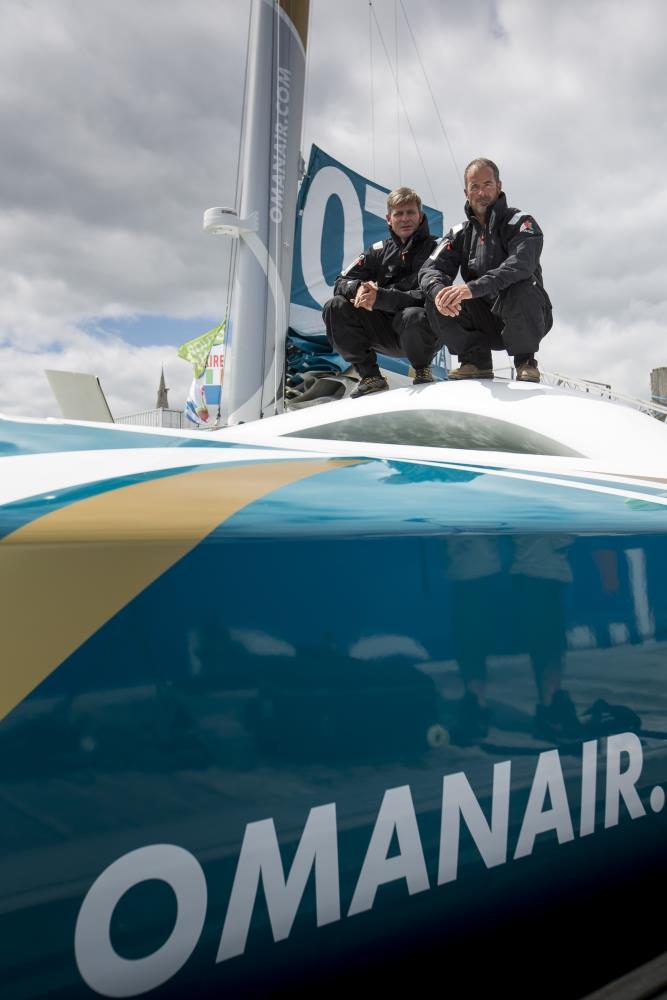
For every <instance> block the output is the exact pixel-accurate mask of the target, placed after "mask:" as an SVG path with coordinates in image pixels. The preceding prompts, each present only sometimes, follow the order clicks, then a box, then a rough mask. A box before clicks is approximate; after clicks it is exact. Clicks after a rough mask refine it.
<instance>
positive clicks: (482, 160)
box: [463, 156, 500, 188]
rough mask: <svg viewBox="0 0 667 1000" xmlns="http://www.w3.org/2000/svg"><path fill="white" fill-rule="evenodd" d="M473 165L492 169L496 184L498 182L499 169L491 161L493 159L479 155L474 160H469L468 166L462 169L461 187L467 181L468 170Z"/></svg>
mask: <svg viewBox="0 0 667 1000" xmlns="http://www.w3.org/2000/svg"><path fill="white" fill-rule="evenodd" d="M473 167H489V168H490V169H491V170H493V176H494V179H495V182H496V184H499V183H500V171H499V170H498V167H497V166H496V165H495V163H494V162H493V160H487V159H486V157H485V156H479V157H477V159H476V160H471V161H470V163H469V164H468V166H467V167H466V168H465V170H464V171H463V187H464V188H465V186H466V184H467V183H468V171H469V170H472V168H473Z"/></svg>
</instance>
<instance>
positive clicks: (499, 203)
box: [465, 191, 507, 229]
mask: <svg viewBox="0 0 667 1000" xmlns="http://www.w3.org/2000/svg"><path fill="white" fill-rule="evenodd" d="M465 213H466V216H467V217H468V218H469V219H470V221H471V222H477V219H476V218H475V215H474V213H473V210H472V209H471V207H470V202H469V201H467V202H466V204H465ZM506 214H507V198H506V197H505V192H504V191H501V192H500V194H499V195H498V197H497V198H496V200H495V201H494V203H493V205H489V207H488V209H487V212H486V228H487V229H497V228H498V223H499V222H500V220H501V219H502V218H503V217H504V216H505V215H506Z"/></svg>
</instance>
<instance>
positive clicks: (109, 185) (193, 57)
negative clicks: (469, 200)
mask: <svg viewBox="0 0 667 1000" xmlns="http://www.w3.org/2000/svg"><path fill="white" fill-rule="evenodd" d="M249 6H250V0H2V3H1V4H0V66H1V67H2V68H1V69H0V135H1V136H2V143H1V146H0V149H1V151H2V155H1V158H0V242H1V245H2V253H1V254H0V373H1V374H0V410H2V411H4V412H6V413H10V414H23V415H33V416H35V415H37V416H39V415H57V413H58V410H57V406H56V404H55V401H53V400H52V397H51V393H50V390H49V388H48V385H47V383H46V380H45V378H44V376H43V374H42V372H43V369H44V368H62V369H66V370H70V371H89V372H94V373H96V374H97V375H99V376H100V378H101V380H102V384H103V386H104V388H105V391H106V393H107V396H108V398H109V401H110V404H111V408H112V411H113V412H114V413H115V414H116V415H122V414H126V413H132V412H135V411H137V410H142V409H147V408H150V407H151V406H153V405H154V402H155V391H156V388H157V382H158V379H159V375H160V366H161V365H162V364H163V363H164V367H165V373H166V377H167V384H168V385H169V386H170V387H171V397H170V401H171V404H172V405H182V403H183V401H184V398H185V395H186V393H187V389H188V386H189V382H190V379H191V372H190V369H189V367H188V366H187V364H186V363H185V362H184V361H181V360H180V359H178V358H177V357H176V346H177V345H178V344H180V343H181V342H182V341H184V340H187V339H189V338H190V337H193V336H195V335H196V334H197V333H200V332H203V331H205V330H206V329H208V328H209V327H211V326H213V325H214V324H215V323H217V322H219V320H220V319H221V318H222V316H223V315H224V311H225V301H226V287H225V280H226V272H227V266H228V258H227V253H228V244H227V241H225V240H212V239H211V238H210V237H207V236H206V235H205V234H204V233H203V232H202V228H201V220H202V213H203V210H204V209H205V208H207V207H209V206H210V205H220V204H223V205H224V204H231V203H233V200H234V183H235V171H236V158H237V153H238V139H239V122H240V117H241V100H242V97H241V95H242V89H243V75H244V59H245V48H246V37H247V26H248V13H249ZM403 9H405V11H407V16H408V18H409V22H406V19H405V16H404V13H403ZM373 13H374V15H375V18H377V25H376V24H375V21H374V20H373V21H372V30H370V29H369V7H368V5H367V4H365V3H362V2H361V0H337V2H336V3H335V4H334V3H331V2H329V0H311V25H310V42H309V57H308V94H307V101H306V108H305V126H304V142H303V148H304V154H305V155H307V151H308V149H309V147H310V143H311V142H315V143H317V144H318V145H319V146H321V147H322V148H323V149H324V150H326V151H327V152H328V153H330V154H331V155H332V156H334V157H335V158H336V159H339V160H342V161H343V162H345V163H347V164H348V165H349V166H350V167H352V168H354V169H355V170H357V171H359V172H360V173H362V174H366V176H373V178H374V179H375V180H376V181H377V182H378V183H380V184H383V185H385V186H387V187H394V186H395V185H397V184H398V183H407V184H409V185H411V186H414V187H416V188H417V189H418V190H420V191H421V193H422V195H423V197H424V198H425V200H427V201H428V202H429V203H431V204H435V205H436V207H438V208H440V209H441V210H442V211H443V212H444V215H445V221H446V225H451V224H455V223H456V222H458V221H460V219H461V217H462V205H463V194H462V190H461V186H462V185H461V180H460V176H459V174H458V172H457V168H456V167H455V163H456V164H457V165H458V169H459V170H460V168H462V167H463V166H464V165H465V163H467V162H468V161H469V160H470V159H472V158H473V157H475V156H480V155H481V156H489V157H491V158H492V159H494V160H495V161H496V162H497V163H498V164H499V165H500V167H501V176H502V179H503V182H504V188H505V190H506V192H507V195H508V198H509V200H510V203H511V204H514V205H516V206H518V207H519V208H521V209H523V210H525V211H530V212H531V213H532V214H533V215H534V216H535V217H536V218H537V219H538V221H539V223H540V224H541V226H542V228H543V229H544V231H545V237H546V240H545V250H544V255H543V268H544V274H545V284H546V286H547V289H548V291H549V293H550V295H551V298H552V300H553V302H554V307H555V325H554V328H553V330H552V331H551V333H550V334H549V336H548V338H547V339H546V340H545V342H544V345H543V348H542V350H541V352H540V362H541V366H542V367H543V368H545V369H546V370H549V371H557V372H562V373H565V374H568V375H574V376H579V377H583V378H589V379H594V380H597V381H603V382H608V383H611V384H612V385H613V387H614V389H615V390H616V391H618V392H623V393H628V394H632V395H638V396H641V397H644V398H646V397H647V396H648V395H649V392H650V388H649V373H650V370H651V369H652V368H656V367H660V366H663V365H667V263H666V262H665V260H664V259H663V256H662V252H661V250H660V247H661V245H662V237H661V235H660V234H661V232H663V231H664V230H665V228H666V223H667V185H666V183H665V166H664V161H665V156H664V155H663V154H664V152H665V150H666V149H667V133H666V132H665V121H667V70H666V69H665V62H664V39H665V37H667V4H666V3H663V0H634V2H633V3H632V4H629V3H627V0H559V2H558V3H553V2H549V0H403V4H402V5H401V3H400V2H395V0H374V3H373V10H372V11H371V12H370V14H371V16H372V14H373ZM408 23H409V26H408ZM378 25H379V29H378ZM380 32H381V35H382V39H384V46H386V49H387V52H388V54H389V56H390V57H391V58H392V60H393V59H394V58H395V54H396V52H397V51H398V65H399V83H400V89H401V93H402V96H403V102H404V104H405V111H404V110H403V108H402V107H399V108H398V109H397V101H396V93H395V87H394V83H393V78H392V76H391V73H390V70H389V66H388V63H387V57H386V55H385V51H384V47H383V42H382V39H381V37H380ZM413 36H414V39H415V41H416V43H417V46H418V52H419V56H418V55H417V51H416V49H415V46H414V44H413V40H412V39H413ZM371 42H372V52H373V60H372V63H373V91H374V93H375V104H374V114H373V115H371V102H370V94H371V74H370V64H371V60H370V56H369V53H370V51H371V49H370V45H371ZM422 67H423V69H422ZM424 71H425V73H426V76H427V78H428V80H429V82H430V86H431V88H432V91H433V94H434V96H435V101H436V104H437V110H436V107H435V106H434V103H433V101H432V99H431V95H430V93H429V87H428V86H427V84H426V83H425V80H424ZM406 111H407V116H409V123H408V120H407V118H406V113H405V112H406ZM373 121H374V124H375V129H374V130H373V128H372V122H373ZM441 121H442V123H443V124H444V127H445V129H446V132H447V136H448V139H449V146H448V145H447V143H446V141H445V138H444V136H443V131H442V127H441V124H440V122H441ZM410 129H412V131H413V132H414V135H415V136H416V140H417V143H418V146H419V152H417V150H416V149H415V145H414V143H413V140H412V136H411V133H410ZM450 146H451V149H450V148H449V147H450ZM373 158H375V171H374V172H373ZM421 161H423V163H424V164H425V167H426V172H425V171H424V169H423V167H422V162H421ZM499 357H500V356H499V355H497V356H496V358H497V359H499Z"/></svg>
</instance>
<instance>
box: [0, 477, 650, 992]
mask: <svg viewBox="0 0 667 1000" xmlns="http://www.w3.org/2000/svg"><path fill="white" fill-rule="evenodd" d="M410 469H412V472H410ZM420 470H421V471H420ZM318 475H319V477H320V481H322V482H323V481H325V480H326V478H327V477H329V480H328V481H329V482H330V484H335V486H336V489H334V488H333V485H332V486H331V488H330V489H328V490H325V491H322V490H320V491H319V492H317V491H316V490H315V479H316V478H317V477H315V478H313V479H303V480H301V481H299V482H296V483H293V484H292V485H286V486H283V487H282V488H281V489H279V490H278V491H277V492H275V493H273V494H270V495H267V496H266V497H265V498H264V499H258V500H257V501H256V502H254V503H251V504H250V505H249V506H245V507H243V508H242V509H239V510H238V511H237V512H236V513H232V514H231V515H230V516H229V518H228V519H227V520H225V521H224V522H223V523H221V524H220V526H219V527H216V528H214V529H213V530H212V531H209V532H208V534H206V536H205V537H204V538H203V539H202V540H201V541H200V542H198V543H197V544H194V545H193V546H191V547H190V549H189V550H188V551H187V552H186V553H185V554H184V555H181V556H180V557H179V558H178V559H177V560H175V561H171V562H169V565H168V568H167V569H166V570H164V571H160V572H159V573H158V574H157V576H156V577H155V579H154V580H153V582H151V583H150V584H149V585H147V586H145V587H144V588H143V589H141V590H140V592H139V593H138V594H137V595H136V596H134V597H133V598H132V599H130V600H128V602H127V603H126V604H124V606H122V607H121V608H120V610H118V611H116V612H115V613H113V614H111V615H110V616H109V617H108V618H107V620H106V621H105V623H104V624H102V625H101V626H100V627H99V628H97V629H96V630H94V631H93V633H92V634H91V635H90V636H89V637H87V638H85V639H84V640H83V641H82V642H81V644H80V645H78V646H77V648H75V649H74V651H73V652H71V653H70V654H69V655H68V656H67V657H66V659H65V660H64V662H62V663H61V664H60V665H59V666H57V668H56V669H54V670H52V671H51V672H49V673H48V675H46V676H45V677H44V679H43V680H42V681H41V683H39V684H38V685H37V686H36V687H35V688H34V690H32V691H31V693H29V694H28V695H27V696H26V697H24V698H22V699H21V700H19V701H18V702H17V704H16V705H15V706H14V707H13V708H12V710H11V711H10V712H9V713H8V714H7V716H6V717H5V719H4V721H3V722H2V723H1V724H0V810H1V813H0V817H1V822H0V838H1V839H2V846H3V850H2V860H1V861H0V865H1V867H2V877H1V878H0V885H1V886H2V892H1V897H0V914H1V915H0V934H1V936H2V940H3V941H4V942H5V945H6V947H5V948H3V951H2V958H1V959H0V963H1V964H0V974H1V976H2V982H3V996H5V997H8V998H9V997H11V998H18V997H26V998H27V997H41V996H52V997H59V998H64V997H67V998H76V997H90V996H93V995H96V994H97V995H102V996H137V995H142V994H144V993H148V992H149V991H151V990H153V991H154V992H151V993H150V995H151V996H156V997H161V996H179V995H184V994H185V992H186V990H187V991H192V992H195V993H196V995H197V996H206V995H209V993H210V995H212V996H213V995H215V996H235V997H236V996H246V995H247V996H250V995H260V996H261V995H267V993H274V992H276V993H277V992H279V991H280V990H281V989H282V990H285V991H287V992H290V993H291V994H292V995H298V994H299V992H300V991H303V993H304V995H306V994H307V993H308V994H311V995H312V992H313V991H314V990H320V989H321V988H324V987H323V983H326V985H327V988H328V987H329V986H332V987H334V986H336V987H338V988H344V987H347V986H351V985H359V984H364V987H365V988H366V987H368V988H371V987H372V986H373V985H374V984H375V986H377V985H380V986H381V987H382V988H384V989H391V988H392V987H391V984H392V981H395V977H396V976H397V975H398V974H400V973H401V972H406V970H407V969H409V970H410V975H411V976H415V975H418V976H419V977H420V978H421V977H422V976H423V977H425V976H427V975H430V976H432V975H434V974H436V975H437V976H438V981H439V982H441V983H442V985H443V989H445V988H446V987H449V988H450V989H451V988H453V987H455V988H457V989H461V988H462V987H463V986H464V985H465V984H468V989H469V991H470V993H471V994H472V995H475V994H477V993H480V994H481V993H483V992H484V991H486V990H489V989H491V988H492V987H493V986H494V985H495V986H496V987H497V986H502V987H505V988H506V989H508V990H509V991H510V992H511V994H512V995H513V996H517V997H524V996H525V997H529V996H530V997H532V996H541V997H548V996H553V997H559V998H563V997H577V996H582V995H584V994H585V993H586V992H587V991H588V990H591V989H593V988H594V987H596V986H599V985H601V984H602V983H603V982H605V981H607V980H608V979H611V978H613V977H614V976H615V975H617V974H620V973H621V972H623V971H624V970H626V969H629V968H631V967H632V966H634V965H636V964H638V963H639V962H641V961H644V960H646V959H647V958H650V957H651V955H652V954H655V953H656V952H657V951H659V950H662V949H663V948H664V944H663V943H662V941H661V933H660V927H658V926H656V922H655V921H654V920H653V919H652V918H649V916H648V913H646V912H645V911H644V905H645V903H644V901H645V899H646V893H647V888H648V887H650V890H651V891H652V892H653V893H655V894H659V893H660V892H661V891H662V889H663V887H664V884H665V883H664V879H665V870H664V869H665V862H664V857H665V852H664V847H663V844H664V836H665V829H664V812H663V805H664V794H663V793H662V787H663V786H664V784H665V782H666V781H667V755H666V753H665V746H666V744H665V740H666V738H667V693H666V687H665V683H664V670H665V649H666V648H667V645H666V644H667V588H665V586H664V582H663V577H664V566H665V564H666V562H667V533H666V532H665V528H666V527H667V520H666V515H664V513H663V510H662V509H660V510H653V509H650V505H649V507H648V508H645V509H637V510H632V509H631V510H628V508H627V505H625V506H623V505H622V501H620V500H619V502H618V505H617V507H614V506H613V504H614V503H615V502H616V501H615V500H613V499H612V500H607V499H606V498H602V500H599V498H594V506H593V501H591V506H590V507H587V503H588V499H587V498H586V497H585V496H584V497H583V498H580V497H579V496H578V495H577V501H576V503H573V504H572V506H571V508H566V507H565V506H564V501H563V498H562V496H561V494H560V493H559V492H558V490H559V488H558V487H554V488H553V490H552V492H551V493H550V492H549V490H548V489H545V490H543V494H542V501H543V502H542V504H541V507H540V508H539V511H537V508H536V507H535V502H534V495H533V494H530V495H529V499H528V500H526V499H525V497H526V494H522V493H521V492H520V490H519V489H518V487H517V488H516V489H515V491H514V492H513V493H512V494H511V495H510V493H509V492H508V491H507V489H504V488H500V487H498V484H497V482H494V481H493V479H492V477H485V475H484V471H483V470H481V471H480V473H479V474H477V475H475V476H471V475H468V474H459V476H458V478H457V477H456V476H454V475H452V474H445V473H443V472H442V470H435V472H433V473H432V475H431V477H430V478H428V477H426V476H425V475H424V471H423V467H410V466H406V468H405V469H404V470H403V473H401V470H400V469H399V470H398V471H397V469H395V468H394V469H392V468H389V469H388V468H387V463H368V464H365V465H362V464H354V465H352V466H348V467H345V468H336V469H333V470H332V471H328V472H324V473H321V474H318ZM397 476H398V481H397V479H396V477H397ZM383 477H384V480H385V482H384V485H385V486H386V485H387V484H386V479H387V478H391V477H394V479H393V483H392V487H393V488H392V489H391V490H390V489H386V488H384V487H383V485H382V482H381V480H382V479H383ZM373 489H375V490H376V491H378V490H380V489H382V490H383V492H382V495H381V497H380V498H379V499H378V494H377V492H376V494H375V496H376V501H375V502H376V504H377V510H376V513H375V516H373V515H372V513H371V507H372V504H373V502H374V501H373ZM531 489H533V488H532V487H531ZM453 493H454V494H455V495H452V494H453ZM480 494H481V495H483V500H484V503H483V504H482V501H481V500H480ZM353 497H355V498H356V502H351V501H352V498H353ZM492 501H495V502H492ZM43 502H44V501H42V500H36V501H34V507H33V508H30V505H29V504H28V505H24V506H23V507H22V510H21V518H22V523H24V524H29V523H31V522H32V520H33V519H35V520H36V519H37V518H38V517H39V515H40V512H42V508H41V507H40V504H41V503H43ZM75 502H76V501H72V503H75ZM605 504H607V506H605ZM465 508H467V509H468V512H469V515H470V519H469V520H470V522H474V519H475V517H476V516H477V515H479V523H478V525H477V527H476V528H475V529H474V530H471V529H470V528H467V529H466V530H465V531H464V530H463V527H462V520H461V518H460V517H458V515H457V517H456V518H455V517H454V516H453V514H452V511H459V510H463V509H465ZM510 508H511V509H512V511H514V515H515V516H514V525H513V524H512V523H511V522H510V519H509V515H508V511H509V510H510ZM489 511H491V512H492V514H489ZM521 511H522V512H523V513H521V514H520V516H519V514H518V513H517V512H521ZM484 512H486V513H485V515H484V516H485V517H486V523H484V524H482V514H483V513H484ZM17 517H18V514H17V512H16V511H14V512H13V513H12V518H13V519H14V520H13V528H14V529H15V521H16V518H17ZM494 518H495V524H494V523H492V522H493V520H494ZM517 525H518V527H517ZM93 534H94V532H93ZM7 537H9V535H7ZM41 544H46V543H45V542H42V543H41ZM51 544H52V545H53V546H54V553H53V559H55V560H60V561H61V562H62V563H66V561H67V558H68V546H71V545H72V544H73V543H72V540H71V538H68V537H64V538H63V540H62V542H61V543H60V547H59V546H58V542H57V540H56V541H54V542H52V543H51ZM114 544H118V543H117V542H115V541H114V540H113V539H109V538H103V539H100V538H95V537H93V538H91V539H90V540H89V541H88V547H87V550H86V551H87V558H88V559H89V560H90V561H91V564H94V563H95V560H96V558H97V550H98V548H104V547H105V546H106V547H108V546H109V545H112V546H113V545H114ZM142 545H143V548H140V549H139V550H137V549H135V558H137V559H148V558H149V557H150V558H152V557H153V556H154V555H155V553H151V552H150V549H151V547H153V548H157V549H160V548H161V547H163V546H165V545H166V542H165V539H164V537H163V536H162V535H160V533H159V532H156V534H155V537H154V538H153V540H152V541H151V542H150V543H146V542H144V543H142ZM226 581H233V583H231V582H229V583H227V582H226ZM52 601H53V602H54V605H55V607H56V609H57V610H58V613H59V614H61V615H62V616H63V618H67V617H68V616H70V617H76V616H77V614H79V611H80V609H77V608H68V607H65V606H59V603H58V602H59V593H58V590H57V589H54V590H53V592H52ZM81 613H83V612H81ZM34 614H35V629H39V628H40V621H39V618H40V609H39V608H38V607H35V608H34ZM17 642H18V640H17ZM463 682H465V683H466V684H467V685H468V686H470V685H471V684H472V686H473V687H475V688H476V689H477V690H480V689H483V690H484V693H485V695H486V699H487V705H488V716H487V717H485V718H486V725H485V727H484V728H485V731H484V732H481V731H475V730H474V727H473V728H471V729H470V730H469V731H466V725H465V723H466V719H465V718H464V717H462V715H461V695H462V691H463ZM546 688H549V689H550V690H551V689H558V688H560V689H563V690H567V691H568V692H569V694H570V697H571V700H572V702H573V704H574V707H575V710H576V713H577V718H578V720H579V722H580V724H581V728H580V729H579V730H577V731H576V732H574V733H572V732H569V733H564V734H558V733H556V732H554V733H553V734H552V738H551V739H550V738H548V735H545V732H544V731H543V732H541V733H540V732H537V733H536V704H537V702H538V701H539V700H540V698H541V696H542V695H543V694H544V691H545V690H546ZM593 929H594V931H595V935H593ZM593 936H594V937H595V940H596V941H597V942H600V943H595V942H594V940H593ZM575 962H576V965H577V971H576V973H575V972H573V971H572V965H573V964H574V963H575ZM416 970H417V971H416Z"/></svg>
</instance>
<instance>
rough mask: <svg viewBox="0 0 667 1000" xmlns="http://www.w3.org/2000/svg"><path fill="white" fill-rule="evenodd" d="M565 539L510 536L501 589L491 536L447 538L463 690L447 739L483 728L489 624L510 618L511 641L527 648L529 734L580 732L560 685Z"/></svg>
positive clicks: (463, 738)
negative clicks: (531, 687)
mask: <svg viewBox="0 0 667 1000" xmlns="http://www.w3.org/2000/svg"><path fill="white" fill-rule="evenodd" d="M573 540H574V539H573V537H572V536H568V535H515V536H513V537H512V538H511V545H512V562H511V566H510V569H509V583H510V586H509V588H508V587H506V586H505V587H504V589H503V588H502V584H504V583H505V581H504V580H501V579H500V578H501V574H502V573H503V566H502V556H501V550H500V541H499V539H498V538H497V537H495V536H489V535H477V536H470V535H468V536H454V537H452V538H450V539H448V540H447V543H446V545H447V559H448V569H449V577H450V579H451V580H452V583H453V587H452V617H453V631H454V643H455V655H456V659H457V661H458V664H459V668H460V671H461V677H462V680H463V684H464V689H465V693H464V696H463V700H462V702H461V705H460V709H459V715H458V718H457V720H456V722H455V724H454V726H453V727H452V731H451V734H450V735H451V739H452V742H454V743H458V744H462V745H466V744H471V743H476V742H478V741H479V740H481V739H483V738H484V737H485V736H486V735H487V732H488V727H489V722H490V712H489V709H488V707H487V704H486V676H487V674H486V672H487V664H486V658H487V655H488V654H489V653H490V652H492V651H493V636H494V630H495V629H499V628H500V629H505V630H507V629H508V627H509V626H510V623H511V619H513V620H514V624H515V632H516V638H517V640H518V645H519V648H520V649H521V650H525V651H526V652H527V653H528V654H529V656H530V660H531V664H532V668H533V673H534V675H535V684H536V688H537V699H538V700H537V706H536V709H535V719H534V726H533V734H534V736H535V737H537V738H539V739H546V740H550V741H560V740H576V739H580V738H582V732H583V730H582V725H581V723H580V721H579V719H578V717H577V713H576V710H575V707H574V704H573V703H572V699H571V698H570V695H569V694H568V692H567V691H566V690H564V688H563V686H562V681H563V668H564V658H565V651H566V647H567V642H566V630H565V610H564V594H565V589H566V587H567V586H568V584H570V583H571V582H572V571H571V569H570V565H569V562H568V559H567V548H568V546H569V545H571V543H572V541H573ZM501 593H502V595H503V600H506V601H507V605H506V607H507V612H508V614H507V616H506V617H505V618H504V620H501V615H500V614H499V612H500V611H501V610H502V609H501V608H500V607H499V596H498V595H499V594H501ZM501 603H502V601H501ZM494 619H495V620H494Z"/></svg>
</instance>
